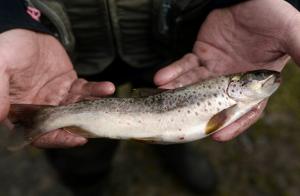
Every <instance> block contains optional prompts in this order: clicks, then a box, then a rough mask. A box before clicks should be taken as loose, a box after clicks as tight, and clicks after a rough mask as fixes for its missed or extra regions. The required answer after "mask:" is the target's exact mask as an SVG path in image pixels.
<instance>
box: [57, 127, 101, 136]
mask: <svg viewBox="0 0 300 196" xmlns="http://www.w3.org/2000/svg"><path fill="white" fill-rule="evenodd" d="M63 130H65V131H67V132H69V133H72V134H75V135H80V136H82V137H85V138H96V137H97V135H95V134H93V133H91V132H89V131H87V130H85V129H82V128H81V127H77V126H70V127H64V128H63Z"/></svg>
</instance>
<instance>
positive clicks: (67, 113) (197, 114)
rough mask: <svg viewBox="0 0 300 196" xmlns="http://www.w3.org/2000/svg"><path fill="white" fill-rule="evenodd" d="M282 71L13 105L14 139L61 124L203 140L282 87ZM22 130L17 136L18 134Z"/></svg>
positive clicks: (88, 132) (88, 133)
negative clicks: (123, 94) (84, 98)
mask: <svg viewBox="0 0 300 196" xmlns="http://www.w3.org/2000/svg"><path fill="white" fill-rule="evenodd" d="M280 83H281V76H280V73H279V72H276V71H270V70H258V71H251V72H246V73H238V74H232V75H227V76H219V77H216V78H212V79H209V80H206V81H200V82H198V83H195V84H191V85H188V86H186V87H181V88H177V89H172V90H161V89H159V90H158V91H157V93H155V92H153V91H151V94H150V95H146V94H143V95H141V96H132V97H126V98H118V97H106V98H99V99H98V98H97V99H95V100H87V101H81V102H77V103H74V104H70V105H63V106H40V105H26V104H25V105H24V104H12V105H11V110H10V112H9V116H8V118H9V120H10V121H11V122H12V123H13V124H14V130H15V131H14V133H15V135H14V136H13V137H12V139H13V140H15V141H12V142H11V143H12V144H13V145H12V146H14V147H15V148H17V147H24V146H26V145H29V144H30V143H32V142H33V141H35V140H36V139H38V138H39V137H40V136H42V135H44V134H46V133H49V132H51V131H53V130H56V129H63V130H66V131H68V132H70V133H73V134H77V135H80V136H83V137H86V138H110V139H118V140H137V141H142V142H148V143H157V144H174V143H186V142H191V141H195V140H199V139H202V138H204V137H207V136H209V135H211V134H213V133H216V132H217V131H219V130H220V129H222V128H224V127H226V126H227V125H229V124H231V123H233V122H234V121H236V120H237V119H239V118H240V117H242V116H243V115H244V114H246V113H247V112H249V111H250V110H251V109H252V108H253V107H255V106H256V105H257V104H259V103H260V102H262V101H263V100H265V99H267V98H269V97H270V96H271V95H272V94H273V93H274V92H275V91H276V90H277V89H278V88H279V86H280ZM16 134H18V136H16Z"/></svg>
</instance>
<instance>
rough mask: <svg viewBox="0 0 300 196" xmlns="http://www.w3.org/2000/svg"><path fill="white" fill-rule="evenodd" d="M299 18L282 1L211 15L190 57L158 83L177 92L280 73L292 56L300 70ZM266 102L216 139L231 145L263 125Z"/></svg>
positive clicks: (254, 1) (262, 0)
mask: <svg viewBox="0 0 300 196" xmlns="http://www.w3.org/2000/svg"><path fill="white" fill-rule="evenodd" d="M299 33H300V14H299V12H298V11H297V10H296V9H295V8H294V7H293V6H291V5H290V4H289V3H287V2H286V1H283V0H250V1H246V2H244V3H240V4H238V5H236V6H232V7H228V8H224V9H218V10H214V11H212V12H211V13H210V14H209V16H208V17H207V19H206V21H205V22H204V24H203V25H202V27H201V29H200V32H199V34H198V38H197V40H196V42H195V45H194V49H193V51H192V52H191V53H190V54H187V55H185V56H184V57H183V58H181V59H180V60H178V61H176V62H174V63H173V64H171V65H169V66H167V67H165V68H163V69H161V70H160V71H158V73H157V74H156V76H155V78H154V81H155V83H156V84H157V85H158V86H160V88H167V89H172V88H177V87H181V86H185V85H188V84H191V83H195V82H197V81H199V80H205V79H207V78H211V77H216V76H220V75H228V74H232V73H239V72H247V71H253V70H259V69H270V70H276V71H281V70H282V69H283V67H284V66H285V64H286V63H287V61H288V60H289V55H291V56H292V57H293V58H294V60H295V61H296V62H297V63H298V64H300V53H299V52H298V51H300V36H298V35H297V34H299ZM265 106H266V102H264V103H261V104H260V105H258V106H257V107H256V108H253V110H252V111H250V112H249V113H248V114H246V115H245V116H243V117H242V118H241V119H239V120H237V121H236V122H234V123H232V124H231V125H229V126H227V127H225V128H224V129H222V130H220V131H219V132H218V133H216V134H214V135H213V138H214V139H215V140H217V141H228V140H230V139H232V138H234V137H235V136H237V135H239V134H240V133H242V132H243V131H244V130H246V129H247V128H248V127H249V126H251V125H252V124H253V123H254V122H256V121H257V120H258V119H259V116H260V115H261V113H262V111H263V110H264V108H265Z"/></svg>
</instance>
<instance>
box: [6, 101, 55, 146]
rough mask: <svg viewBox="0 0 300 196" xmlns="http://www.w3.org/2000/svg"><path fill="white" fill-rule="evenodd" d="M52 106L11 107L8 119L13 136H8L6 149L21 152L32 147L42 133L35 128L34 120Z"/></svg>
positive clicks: (25, 105)
mask: <svg viewBox="0 0 300 196" xmlns="http://www.w3.org/2000/svg"><path fill="white" fill-rule="evenodd" d="M47 107H51V106H41V105H29V104H28V105H27V104H13V105H11V107H10V111H9V114H8V119H9V121H10V123H11V124H10V126H9V127H8V128H9V129H10V130H11V134H10V135H9V136H8V139H7V142H6V145H5V146H6V148H7V149H8V150H10V151H17V150H21V149H22V148H24V147H26V146H27V145H30V144H31V143H32V142H33V141H34V140H35V139H36V138H37V137H39V136H40V135H41V134H42V131H41V130H39V129H36V128H35V122H34V119H36V116H37V115H38V114H39V111H40V110H41V109H43V108H47Z"/></svg>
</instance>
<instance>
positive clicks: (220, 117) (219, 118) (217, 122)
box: [205, 105, 237, 135]
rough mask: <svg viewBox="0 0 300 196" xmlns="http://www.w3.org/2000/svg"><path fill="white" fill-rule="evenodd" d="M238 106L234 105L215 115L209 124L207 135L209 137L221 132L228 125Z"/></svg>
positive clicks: (206, 130)
mask: <svg viewBox="0 0 300 196" xmlns="http://www.w3.org/2000/svg"><path fill="white" fill-rule="evenodd" d="M236 106H237V105H233V106H231V107H229V108H227V109H225V110H223V111H221V112H219V113H217V114H216V115H214V116H213V117H212V118H211V119H210V120H209V121H208V123H207V125H206V129H205V133H206V134H207V135H209V134H211V133H214V132H215V131H217V130H219V129H220V128H221V127H222V126H224V125H225V124H226V122H227V121H228V120H229V118H230V115H232V113H233V112H234V111H235V107H236Z"/></svg>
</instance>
